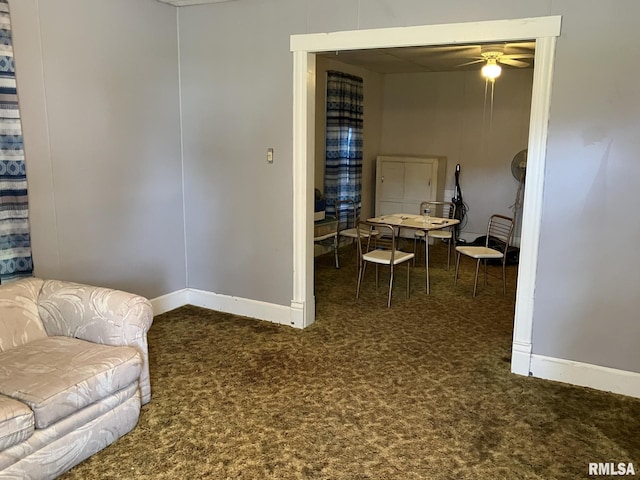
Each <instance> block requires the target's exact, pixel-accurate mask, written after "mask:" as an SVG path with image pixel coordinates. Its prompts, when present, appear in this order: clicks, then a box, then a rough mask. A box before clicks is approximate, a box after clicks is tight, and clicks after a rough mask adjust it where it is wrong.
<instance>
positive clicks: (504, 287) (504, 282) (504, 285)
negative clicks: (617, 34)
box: [502, 262, 507, 295]
mask: <svg viewBox="0 0 640 480" xmlns="http://www.w3.org/2000/svg"><path fill="white" fill-rule="evenodd" d="M506 294H507V273H506V271H505V268H504V262H502V295H506Z"/></svg>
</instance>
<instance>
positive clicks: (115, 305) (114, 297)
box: [38, 280, 153, 404]
mask: <svg viewBox="0 0 640 480" xmlns="http://www.w3.org/2000/svg"><path fill="white" fill-rule="evenodd" d="M38 310H39V313H40V318H41V319H42V323H43V325H44V328H45V330H46V331H47V334H48V335H50V336H53V335H62V336H66V337H73V338H79V339H81V340H87V341H89V342H94V343H101V344H104V345H127V346H132V347H135V348H137V349H138V351H139V352H140V356H141V357H142V374H141V375H140V394H141V399H142V403H143V404H145V403H148V402H149V400H151V384H150V381H149V352H148V344H147V332H148V331H149V328H150V327H151V323H152V322H153V309H152V308H151V304H150V303H149V301H148V300H147V299H146V298H144V297H141V296H139V295H134V294H132V293H127V292H123V291H120V290H112V289H109V288H102V287H93V286H89V285H82V284H78V283H72V282H65V281H58V280H45V281H44V284H43V286H42V290H41V291H40V295H39V297H38Z"/></svg>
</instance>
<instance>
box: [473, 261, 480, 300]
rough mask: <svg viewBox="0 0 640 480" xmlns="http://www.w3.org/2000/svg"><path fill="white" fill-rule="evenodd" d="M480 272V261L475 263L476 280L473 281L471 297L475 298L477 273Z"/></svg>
mask: <svg viewBox="0 0 640 480" xmlns="http://www.w3.org/2000/svg"><path fill="white" fill-rule="evenodd" d="M479 272H480V259H478V261H477V262H476V278H475V279H474V280H473V296H474V297H475V296H476V290H477V289H478V273H479Z"/></svg>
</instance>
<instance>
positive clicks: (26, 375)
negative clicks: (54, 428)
mask: <svg viewBox="0 0 640 480" xmlns="http://www.w3.org/2000/svg"><path fill="white" fill-rule="evenodd" d="M141 369H142V360H141V357H140V354H139V353H138V351H137V350H136V349H135V348H133V347H115V346H109V345H100V344H96V343H91V342H86V341H84V340H78V339H76V338H68V337H47V338H43V339H40V340H36V341H34V342H31V343H28V344H26V345H22V346H20V347H16V348H13V349H11V350H8V351H6V352H0V393H2V394H4V395H7V396H9V397H12V398H14V399H16V400H20V401H22V402H24V403H26V404H27V405H28V406H29V407H31V410H33V413H34V415H35V425H36V428H46V427H48V426H49V425H51V424H53V423H55V422H57V421H58V420H60V419H62V418H64V417H66V416H68V415H70V414H72V413H74V412H76V411H78V410H80V409H81V408H84V407H86V406H87V405H90V404H92V403H94V402H96V401H98V400H101V399H103V398H106V397H108V396H109V395H111V394H113V393H115V392H117V391H119V390H121V389H123V388H124V387H126V386H128V385H130V384H131V383H133V382H135V381H136V380H137V379H138V377H139V376H140V371H141Z"/></svg>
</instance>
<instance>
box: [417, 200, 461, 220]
mask: <svg viewBox="0 0 640 480" xmlns="http://www.w3.org/2000/svg"><path fill="white" fill-rule="evenodd" d="M426 209H428V211H429V215H431V216H432V217H438V218H455V217H456V204H455V203H453V202H440V201H435V200H433V201H424V202H422V203H421V204H420V215H424V213H425V210H426Z"/></svg>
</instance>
